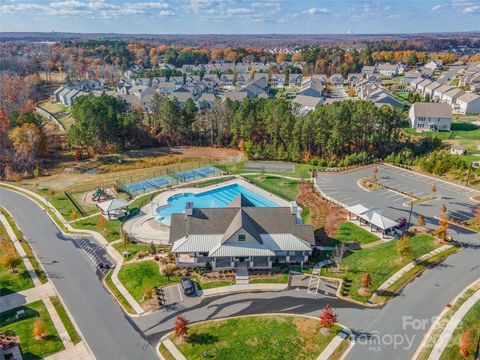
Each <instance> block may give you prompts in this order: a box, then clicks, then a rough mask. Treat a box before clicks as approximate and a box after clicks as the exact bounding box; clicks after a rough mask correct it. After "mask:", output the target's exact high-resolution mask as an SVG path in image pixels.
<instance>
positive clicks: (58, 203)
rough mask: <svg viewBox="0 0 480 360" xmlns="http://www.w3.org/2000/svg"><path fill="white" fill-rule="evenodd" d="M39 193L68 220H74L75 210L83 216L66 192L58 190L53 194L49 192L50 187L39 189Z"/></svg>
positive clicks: (79, 215)
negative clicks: (73, 213)
mask: <svg viewBox="0 0 480 360" xmlns="http://www.w3.org/2000/svg"><path fill="white" fill-rule="evenodd" d="M37 193H38V194H40V195H41V196H43V197H44V198H46V199H47V200H48V201H49V202H50V203H51V204H52V205H53V206H54V207H55V208H56V209H57V210H58V212H59V213H60V214H62V215H63V217H64V218H65V219H66V220H69V221H70V220H73V219H72V217H71V215H72V212H74V211H75V212H76V213H77V214H78V217H81V216H82V214H80V212H79V211H78V210H77V208H76V207H75V205H74V204H73V202H71V201H70V199H69V198H68V197H67V195H65V192H63V191H62V192H58V193H55V195H53V196H51V195H49V194H48V189H39V190H38V191H37Z"/></svg>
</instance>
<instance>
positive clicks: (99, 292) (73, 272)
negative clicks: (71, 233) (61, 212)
mask: <svg viewBox="0 0 480 360" xmlns="http://www.w3.org/2000/svg"><path fill="white" fill-rule="evenodd" d="M0 205H1V206H3V207H5V208H7V209H8V210H9V211H10V212H11V213H12V215H13V217H14V219H15V221H16V223H17V224H18V226H19V227H20V229H21V230H22V232H23V234H24V235H25V237H26V239H27V240H28V241H29V244H30V246H31V247H32V249H33V251H34V252H35V254H36V255H37V257H38V258H39V260H40V262H41V263H42V265H43V266H44V268H45V270H46V271H47V273H48V274H49V276H50V278H51V279H52V282H53V284H54V285H55V287H56V288H57V290H58V292H59V293H60V295H61V297H62V299H63V300H64V302H65V305H66V306H67V308H68V310H69V311H70V312H71V314H72V315H73V318H74V319H75V322H76V323H77V324H78V326H79V328H80V331H81V333H82V335H83V336H84V338H85V340H86V341H87V343H88V345H89V346H90V348H91V349H92V351H93V353H94V354H95V357H96V358H97V359H99V360H103V359H125V360H130V359H158V357H157V355H156V353H155V351H154V349H153V348H152V346H150V344H149V343H148V342H147V341H146V340H145V339H144V338H143V337H142V336H141V335H140V333H139V332H138V331H137V329H136V326H135V323H134V322H132V321H130V319H129V318H128V317H126V316H125V315H124V313H123V312H122V310H121V309H120V307H119V305H118V303H117V302H116V301H115V299H113V298H112V296H111V295H110V294H109V293H108V292H107V290H105V289H104V287H103V285H102V282H101V277H102V274H101V273H100V272H99V270H98V269H97V268H96V266H95V264H94V262H93V261H92V260H91V259H90V257H89V256H88V255H87V253H86V252H85V251H84V250H82V249H81V248H80V247H79V246H78V243H76V240H72V238H70V237H65V236H63V234H62V233H61V232H60V231H59V230H58V229H57V227H56V226H55V225H54V223H53V222H52V221H51V220H50V218H49V217H48V216H47V215H46V214H45V213H44V211H43V210H42V209H41V208H40V207H39V206H37V205H36V204H35V203H34V202H33V201H31V200H29V199H27V198H25V197H24V196H22V195H19V194H17V193H15V192H12V191H9V190H6V189H4V188H0ZM87 242H90V240H88V241H87Z"/></svg>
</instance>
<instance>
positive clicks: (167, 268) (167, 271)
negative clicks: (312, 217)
mask: <svg viewBox="0 0 480 360" xmlns="http://www.w3.org/2000/svg"><path fill="white" fill-rule="evenodd" d="M175 270H177V266H176V265H175V264H173V263H168V264H167V265H165V269H163V274H164V275H165V276H166V277H167V279H168V280H170V276H172V275H173V274H174V272H175Z"/></svg>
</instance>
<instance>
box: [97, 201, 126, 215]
mask: <svg viewBox="0 0 480 360" xmlns="http://www.w3.org/2000/svg"><path fill="white" fill-rule="evenodd" d="M128 205H130V203H129V202H128V201H125V200H123V199H120V198H114V199H110V200H107V201H102V202H99V203H97V206H98V207H99V208H100V209H101V210H102V211H104V212H108V211H114V210H118V209H123V208H126V207H127V206H128Z"/></svg>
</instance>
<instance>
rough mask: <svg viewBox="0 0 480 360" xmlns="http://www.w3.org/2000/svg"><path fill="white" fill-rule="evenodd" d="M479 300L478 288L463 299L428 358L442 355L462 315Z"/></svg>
mask: <svg viewBox="0 0 480 360" xmlns="http://www.w3.org/2000/svg"><path fill="white" fill-rule="evenodd" d="M477 301H480V290H477V291H476V292H475V293H474V294H473V295H472V296H471V297H470V298H468V300H467V301H465V302H464V303H463V304H462V306H460V308H459V309H458V310H457V311H456V312H455V314H453V316H452V317H451V318H450V320H449V321H448V323H447V326H445V328H444V329H443V331H442V333H441V334H440V337H439V338H438V340H437V342H436V343H435V346H434V347H433V350H432V352H431V353H430V356H429V357H428V360H437V359H440V356H442V353H443V351H444V350H445V348H446V347H447V345H448V342H449V341H450V338H451V337H452V335H453V332H454V331H455V329H456V328H457V327H458V325H459V324H460V322H461V321H462V319H463V318H464V316H465V315H466V314H467V312H468V311H469V310H470V309H471V308H472V307H473V306H474V305H475V304H476V303H477Z"/></svg>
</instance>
